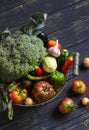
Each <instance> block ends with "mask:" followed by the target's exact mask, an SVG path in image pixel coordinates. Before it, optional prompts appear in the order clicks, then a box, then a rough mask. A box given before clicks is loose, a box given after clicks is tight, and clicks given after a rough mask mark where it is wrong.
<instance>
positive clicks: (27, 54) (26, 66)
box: [0, 31, 47, 82]
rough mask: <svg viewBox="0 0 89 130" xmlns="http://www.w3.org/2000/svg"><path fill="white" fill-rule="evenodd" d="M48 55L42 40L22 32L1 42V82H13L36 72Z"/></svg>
mask: <svg viewBox="0 0 89 130" xmlns="http://www.w3.org/2000/svg"><path fill="white" fill-rule="evenodd" d="M46 55H47V52H46V48H45V47H44V45H43V42H42V40H41V39H39V38H37V36H35V35H28V34H24V33H22V32H20V31H18V32H15V33H14V34H12V35H8V36H6V37H4V38H3V39H1V41H0V81H1V82H12V81H14V80H17V79H19V78H21V77H22V76H24V75H25V74H26V73H29V72H31V71H33V70H34V68H35V66H37V65H39V64H40V63H41V62H42V60H43V59H44V57H45V56H46Z"/></svg>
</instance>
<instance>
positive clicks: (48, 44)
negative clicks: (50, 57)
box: [47, 40, 61, 49]
mask: <svg viewBox="0 0 89 130" xmlns="http://www.w3.org/2000/svg"><path fill="white" fill-rule="evenodd" d="M55 45H56V40H48V43H47V47H48V48H50V47H53V46H55ZM58 48H59V49H61V44H60V43H58Z"/></svg>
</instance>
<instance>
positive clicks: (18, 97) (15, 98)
mask: <svg viewBox="0 0 89 130" xmlns="http://www.w3.org/2000/svg"><path fill="white" fill-rule="evenodd" d="M9 97H10V99H11V100H12V102H14V103H21V102H22V101H24V100H25V99H26V97H27V89H25V88H20V87H17V88H16V89H14V90H12V91H11V92H10V93H9Z"/></svg>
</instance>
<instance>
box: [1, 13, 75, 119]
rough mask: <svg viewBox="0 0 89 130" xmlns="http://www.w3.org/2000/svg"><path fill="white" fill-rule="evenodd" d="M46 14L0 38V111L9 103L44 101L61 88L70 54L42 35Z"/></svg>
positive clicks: (10, 114)
mask: <svg viewBox="0 0 89 130" xmlns="http://www.w3.org/2000/svg"><path fill="white" fill-rule="evenodd" d="M46 17H47V14H41V13H35V14H33V15H32V16H31V19H30V21H29V23H27V24H25V25H24V26H23V27H22V28H21V29H20V30H18V31H16V32H14V33H13V34H12V33H11V32H10V31H9V30H8V29H6V30H5V31H3V32H1V34H0V111H4V110H6V109H7V108H8V117H9V119H12V117H13V109H12V103H15V104H21V105H28V106H32V105H34V104H38V103H42V102H45V101H48V100H49V99H50V98H52V97H53V96H54V95H55V94H57V93H58V92H59V91H60V89H61V87H62V86H63V84H64V81H65V76H66V74H67V73H68V70H69V67H70V65H71V64H72V62H73V57H74V54H71V55H69V52H68V50H67V49H62V45H61V44H60V43H59V41H58V40H55V39H50V40H48V38H47V35H45V34H44V35H43V33H42V28H43V27H44V24H45V21H46Z"/></svg>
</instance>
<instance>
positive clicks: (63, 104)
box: [58, 97, 75, 114]
mask: <svg viewBox="0 0 89 130" xmlns="http://www.w3.org/2000/svg"><path fill="white" fill-rule="evenodd" d="M74 107H75V103H74V101H73V100H72V99H71V98H68V97H64V98H62V99H61V100H60V102H59V105H58V110H59V112H60V113H62V114H68V113H70V112H71V111H72V110H73V109H74Z"/></svg>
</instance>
